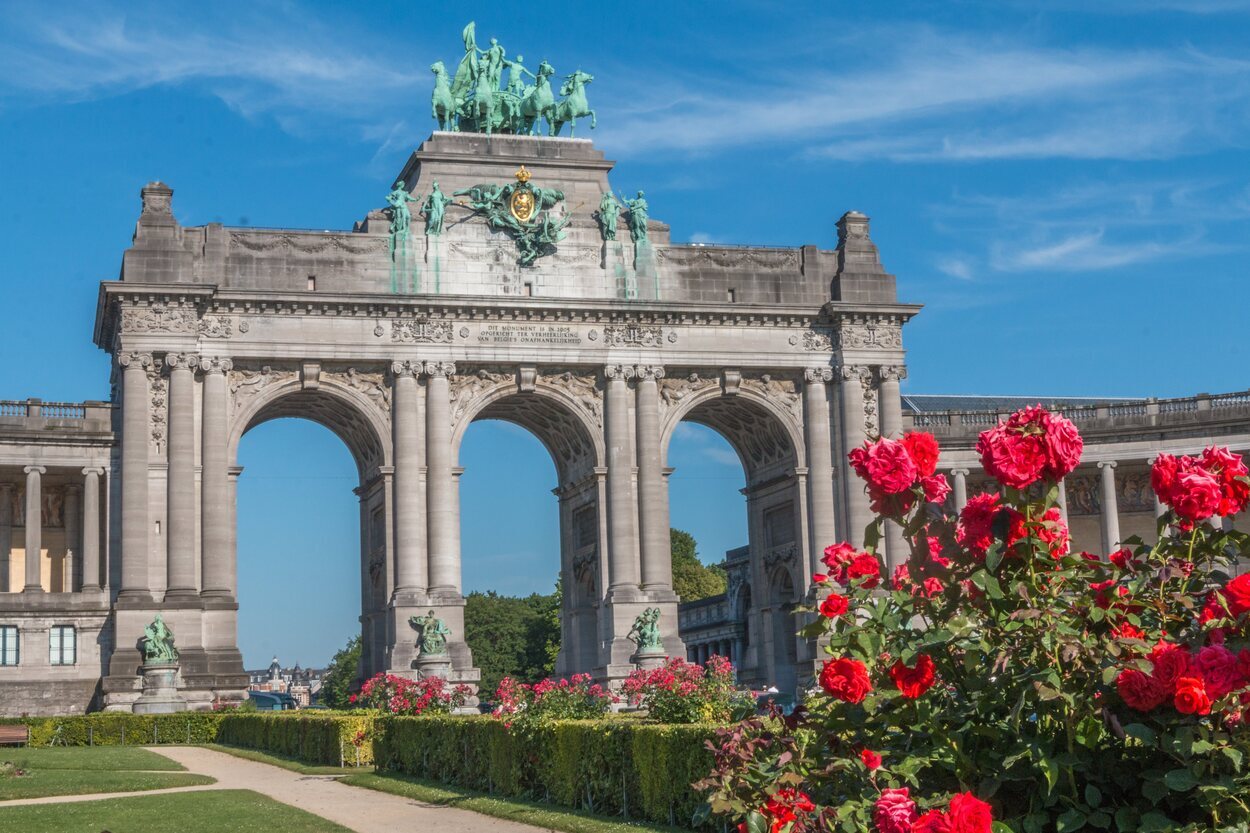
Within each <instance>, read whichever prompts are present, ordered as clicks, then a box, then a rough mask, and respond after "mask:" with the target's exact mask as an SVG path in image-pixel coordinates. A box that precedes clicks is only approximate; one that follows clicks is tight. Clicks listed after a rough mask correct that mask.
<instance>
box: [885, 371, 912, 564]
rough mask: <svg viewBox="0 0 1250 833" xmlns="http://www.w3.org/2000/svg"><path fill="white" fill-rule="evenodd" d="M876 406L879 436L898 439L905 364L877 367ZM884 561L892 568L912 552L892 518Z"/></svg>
mask: <svg viewBox="0 0 1250 833" xmlns="http://www.w3.org/2000/svg"><path fill="white" fill-rule="evenodd" d="M877 378H878V379H879V380H880V382H879V384H878V388H877V391H878V407H879V408H880V411H881V436H883V437H888V438H890V439H892V440H897V439H898V438H899V437H901V436H903V396H902V392H901V391H900V389H899V381H900V380H902V379H906V378H907V368H905V367H902V366H901V365H884V366H882V367H879V368H878V369H877ZM885 554H886V563H887V564H888V565H889V566H890V568H891V569H893V568H894V567H897V566H898V565H900V564H905V563H906V562H907V559H908V557H909V556H910V555H911V549H910V547H908V546H907V539H906V538H905V537H904V535H903V528H902V527H901V526H899V525H898V524H896V523H894V522H893V521H887V522H886V524H885Z"/></svg>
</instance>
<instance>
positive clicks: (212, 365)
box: [200, 356, 234, 373]
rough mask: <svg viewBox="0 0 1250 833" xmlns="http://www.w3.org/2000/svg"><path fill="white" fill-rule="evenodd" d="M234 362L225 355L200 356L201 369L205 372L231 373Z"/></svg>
mask: <svg viewBox="0 0 1250 833" xmlns="http://www.w3.org/2000/svg"><path fill="white" fill-rule="evenodd" d="M233 369H234V362H233V361H232V360H231V359H228V358H225V357H224V356H200V370H202V371H204V372H205V373H229V372H230V371H231V370H233Z"/></svg>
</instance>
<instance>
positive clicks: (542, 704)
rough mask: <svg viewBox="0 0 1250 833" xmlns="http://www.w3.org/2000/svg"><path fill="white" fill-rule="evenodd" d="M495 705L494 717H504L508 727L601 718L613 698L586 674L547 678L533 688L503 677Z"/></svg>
mask: <svg viewBox="0 0 1250 833" xmlns="http://www.w3.org/2000/svg"><path fill="white" fill-rule="evenodd" d="M495 699H496V700H498V701H499V705H498V706H496V707H495V715H496V716H498V717H502V718H505V719H506V720H507V721H508V723H509V724H511V723H513V722H515V721H517V720H524V721H532V720H588V719H591V718H595V717H603V716H604V715H605V714H607V712H608V709H610V708H611V707H612V704H613V703H615V702H617V698H616V695H614V694H612V693H611V692H609V691H607V690H606V689H605V688H604V687H603V686H601V685H599V684H598V683H595V682H592V680H591V677H590V675H589V674H574V675H573V676H572V677H570V678H568V679H560V680H553V679H551V678H550V677H548V678H547V679H545V680H541V681H539V682H537V683H534V684H533V685H528V684H526V683H522V682H518V681H517V680H514V679H512V678H511V677H504V678H503V680H502V681H501V682H500V683H499V688H498V689H497V690H496V691H495Z"/></svg>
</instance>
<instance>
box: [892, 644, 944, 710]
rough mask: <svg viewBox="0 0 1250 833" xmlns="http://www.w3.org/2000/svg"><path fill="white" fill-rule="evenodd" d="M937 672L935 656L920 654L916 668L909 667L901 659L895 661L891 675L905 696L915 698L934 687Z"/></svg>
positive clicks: (910, 698)
mask: <svg viewBox="0 0 1250 833" xmlns="http://www.w3.org/2000/svg"><path fill="white" fill-rule="evenodd" d="M935 672H936V666H934V664H933V657H931V656H929V655H928V654H920V655H919V656H917V657H916V666H915V667H914V668H908V667H907V666H906V665H904V664H903V661H902V660H901V659H900V660H899V661H898V662H896V663H894V667H893V668H891V669H890V676H891V677H892V678H893V679H894V685H895V686H897V687H898V690H899V692H901V693H902V695H903V696H904V697H906V698H907V699H909V700H915V699H916V698H917V697H919V696H920V695H922V694H924V693H925V692H926V691H928V690H929V689H930V688H932V687H933V681H934V680H935V679H936V678H937V675H936V673H935Z"/></svg>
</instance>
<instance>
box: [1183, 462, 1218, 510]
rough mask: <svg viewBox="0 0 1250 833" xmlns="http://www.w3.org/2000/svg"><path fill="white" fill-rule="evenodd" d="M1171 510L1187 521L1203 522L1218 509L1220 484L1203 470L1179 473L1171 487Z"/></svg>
mask: <svg viewBox="0 0 1250 833" xmlns="http://www.w3.org/2000/svg"><path fill="white" fill-rule="evenodd" d="M1171 506H1172V509H1173V510H1175V512H1176V514H1178V515H1180V516H1181V517H1182V518H1184V519H1186V520H1189V521H1205V520H1206V519H1207V518H1209V517H1211V516H1212V515H1214V514H1215V510H1216V509H1218V508H1219V507H1220V483H1219V481H1218V480H1216V479H1215V478H1214V477H1213V476H1211V474H1210V473H1208V472H1207V471H1206V470H1205V469H1200V468H1197V467H1194V468H1191V469H1190V470H1189V471H1183V472H1181V473H1180V474H1179V475H1178V476H1177V478H1176V483H1174V484H1173V486H1172V500H1171Z"/></svg>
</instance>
